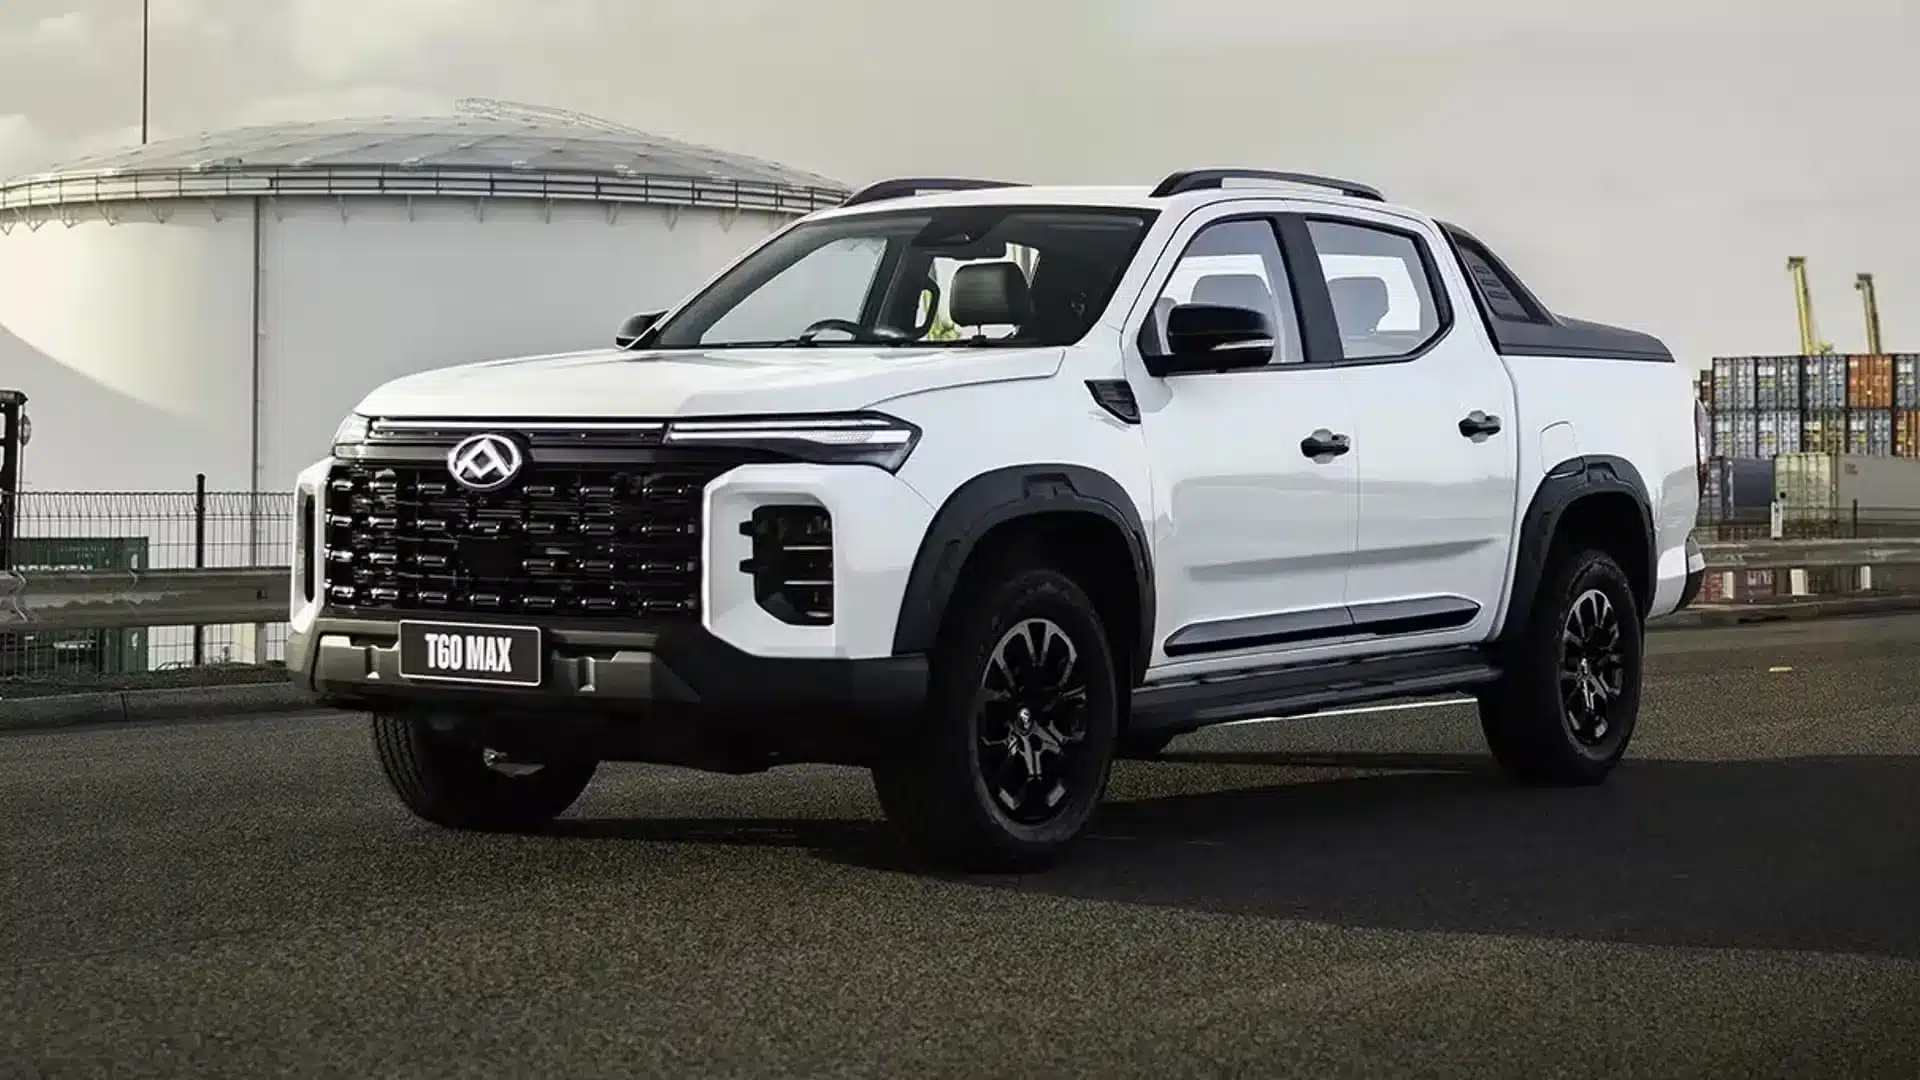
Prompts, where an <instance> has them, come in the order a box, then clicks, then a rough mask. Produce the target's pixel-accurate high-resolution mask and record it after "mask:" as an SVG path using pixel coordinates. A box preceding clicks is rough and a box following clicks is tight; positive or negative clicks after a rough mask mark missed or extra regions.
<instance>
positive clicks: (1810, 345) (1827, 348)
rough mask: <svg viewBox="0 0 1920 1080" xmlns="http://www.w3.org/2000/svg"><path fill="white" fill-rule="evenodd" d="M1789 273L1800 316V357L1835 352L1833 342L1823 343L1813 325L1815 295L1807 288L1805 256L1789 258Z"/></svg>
mask: <svg viewBox="0 0 1920 1080" xmlns="http://www.w3.org/2000/svg"><path fill="white" fill-rule="evenodd" d="M1787 273H1788V274H1789V275H1790V276H1792V278H1793V302H1794V308H1795V310H1796V311H1797V313H1798V314H1799V316H1800V355H1802V356H1817V355H1819V356H1824V355H1826V354H1828V353H1831V352H1833V342H1831V341H1821V340H1820V337H1819V335H1818V334H1817V333H1816V332H1815V331H1814V325H1813V293H1812V291H1811V290H1809V289H1808V288H1807V260H1806V257H1805V256H1803V255H1790V256H1788V257H1787Z"/></svg>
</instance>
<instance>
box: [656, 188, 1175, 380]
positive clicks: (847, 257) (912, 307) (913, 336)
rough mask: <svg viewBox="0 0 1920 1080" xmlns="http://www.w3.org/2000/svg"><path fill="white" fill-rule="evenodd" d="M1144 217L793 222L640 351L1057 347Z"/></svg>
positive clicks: (979, 209) (1072, 336)
mask: <svg viewBox="0 0 1920 1080" xmlns="http://www.w3.org/2000/svg"><path fill="white" fill-rule="evenodd" d="M1153 218H1154V214H1153V212H1152V211H1146V210H1127V209H1117V208H1116V209H1103V208H1086V207H1017V206H967V207H953V208H948V209H940V210H917V211H901V212H895V213H874V214H861V215H858V216H855V217H845V218H836V219H832V220H827V221H819V222H813V223H809V224H803V225H800V226H797V227H796V228H794V229H791V230H789V231H788V232H786V233H785V234H783V235H781V236H780V237H778V238H777V239H775V240H774V241H772V242H771V243H769V244H767V245H766V246H765V247H762V248H761V249H760V250H758V251H756V252H754V253H753V254H752V255H750V256H748V257H747V258H746V259H744V260H743V261H741V263H740V264H739V265H737V266H735V267H734V268H733V269H732V270H730V271H728V272H727V273H726V274H724V275H722V276H721V278H720V279H719V280H718V281H716V282H714V284H713V285H711V286H710V287H708V288H707V290H706V291H705V292H703V293H701V294H700V295H699V296H697V297H695V298H694V300H693V301H692V302H691V303H689V304H688V305H687V306H686V308H685V310H683V311H681V312H680V313H679V314H678V315H676V316H675V317H674V318H672V319H671V320H669V321H667V322H666V323H665V324H663V325H662V326H661V328H660V330H659V333H657V334H656V335H655V336H654V339H653V341H652V342H651V343H650V344H651V345H652V346H653V347H655V348H663V349H686V348H729V347H731V348H744V347H749V346H752V347H762V348H764V347H777V346H814V345H916V346H948V347H954V348H983V347H996V346H997V347H1009V346H1027V347H1031V346H1048V345H1070V344H1072V343H1073V342H1076V341H1078V340H1080V338H1081V337H1083V336H1084V335H1085V334H1086V332H1087V330H1088V329H1089V328H1091V327H1092V326H1093V323H1094V320H1096V319H1098V318H1099V317H1100V313H1101V311H1102V310H1104V309H1105V307H1106V305H1107V301H1108V299H1109V298H1110V297H1111V296H1112V294H1113V290H1114V287H1115V286H1116V285H1118V284H1119V281H1120V276H1121V274H1123V273H1125V272H1126V268H1127V264H1128V263H1130V262H1131V261H1132V259H1133V255H1134V252H1135V250H1136V249H1137V248H1138V247H1139V245H1140V239H1141V237H1142V236H1143V235H1144V234H1145V233H1146V230H1147V226H1148V225H1150V224H1151V223H1152V221H1153Z"/></svg>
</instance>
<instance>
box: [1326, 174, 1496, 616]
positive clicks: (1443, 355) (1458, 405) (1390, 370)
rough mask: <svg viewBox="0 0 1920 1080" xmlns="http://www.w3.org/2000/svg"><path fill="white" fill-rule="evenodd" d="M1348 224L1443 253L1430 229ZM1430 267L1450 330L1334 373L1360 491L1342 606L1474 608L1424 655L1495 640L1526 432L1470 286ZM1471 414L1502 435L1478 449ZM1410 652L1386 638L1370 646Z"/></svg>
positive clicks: (1447, 269) (1369, 219) (1450, 270)
mask: <svg viewBox="0 0 1920 1080" xmlns="http://www.w3.org/2000/svg"><path fill="white" fill-rule="evenodd" d="M1346 216H1347V217H1349V218H1351V219H1353V220H1355V221H1356V222H1361V223H1373V224H1380V225H1387V226H1391V227H1395V228H1400V229H1407V228H1409V227H1412V228H1414V229H1415V231H1417V232H1419V233H1420V234H1421V235H1422V236H1423V237H1425V238H1426V241H1427V248H1428V250H1429V251H1430V252H1431V253H1434V254H1435V256H1436V257H1438V255H1439V253H1444V252H1447V251H1448V250H1449V246H1448V244H1447V242H1446V239H1445V238H1444V237H1443V236H1441V235H1440V234H1439V232H1438V231H1437V230H1435V229H1433V228H1432V227H1431V226H1429V225H1425V224H1420V225H1418V226H1410V225H1409V223H1408V222H1407V221H1405V219H1403V218H1399V217H1397V216H1395V215H1386V214H1376V213H1370V212H1367V211H1363V210H1356V211H1352V212H1350V213H1348V214H1347V215H1346ZM1395 261H1396V264H1398V263H1397V260H1395ZM1437 268H1438V270H1439V272H1440V279H1441V284H1442V285H1443V287H1444V288H1445V290H1446V294H1447V298H1448V300H1449V303H1450V306H1451V308H1452V310H1453V326H1452V328H1451V329H1450V330H1448V331H1447V332H1446V333H1445V334H1444V335H1443V336H1442V337H1441V338H1440V340H1438V341H1437V342H1435V343H1433V344H1432V345H1431V346H1430V347H1429V348H1428V349H1427V351H1426V352H1425V353H1423V354H1421V355H1419V356H1417V357H1415V358H1414V359H1412V360H1409V361H1404V362H1399V363H1381V364H1360V365H1355V366H1351V367H1348V368H1344V369H1342V370H1341V372H1340V374H1341V376H1342V378H1343V379H1344V381H1345V384H1346V387H1347V390H1348V392H1349V393H1350V394H1351V396H1352V404H1353V410H1354V451H1353V454H1352V455H1351V456H1352V457H1353V458H1354V461H1355V464H1356V467H1357V468H1358V470H1359V492H1360V495H1359V512H1358V516H1359V523H1358V529H1357V539H1356V542H1355V549H1354V555H1353V569H1352V572H1351V573H1350V574H1349V575H1348V578H1347V601H1348V603H1350V604H1365V603H1380V602H1386V601H1393V600H1404V599H1412V598H1416V597H1433V596H1446V597H1464V598H1466V599H1468V600H1472V601H1473V602H1474V603H1476V604H1478V605H1480V613H1479V614H1478V615H1477V616H1475V618H1474V620H1473V621H1472V622H1471V623H1468V624H1467V625H1466V626H1463V627H1460V628H1459V629H1456V630H1449V631H1442V632H1436V633H1430V634H1421V635H1418V637H1419V641H1418V644H1420V645H1425V646H1440V645H1447V644H1452V643H1456V642H1471V641H1479V640H1483V639H1485V638H1486V637H1487V636H1488V635H1490V634H1491V633H1492V631H1493V628H1494V622H1493V620H1494V616H1495V612H1496V611H1497V609H1498V608H1499V606H1500V596H1501V593H1502V591H1503V586H1504V584H1505V581H1506V574H1507V562H1508V555H1509V552H1510V550H1511V541H1512V538H1513V535H1514V533H1513V522H1514V506H1515V501H1516V472H1517V470H1518V467H1519V457H1520V453H1519V445H1520V443H1521V442H1522V441H1523V438H1522V435H1521V432H1522V431H1524V430H1525V429H1524V428H1521V427H1520V425H1518V424H1517V423H1516V422H1515V417H1514V404H1515V402H1514V390H1513V384H1512V382H1511V381H1510V380H1509V379H1508V377H1507V373H1506V370H1505V368H1504V367H1503V366H1502V365H1501V363H1500V362H1499V359H1498V358H1497V357H1496V356H1495V355H1494V352H1493V343H1492V341H1491V340H1490V339H1489V338H1488V336H1487V332H1486V329H1485V327H1484V326H1483V325H1482V324H1481V322H1480V320H1479V318H1478V311H1477V308H1476V307H1475V305H1474V300H1473V296H1472V293H1471V292H1469V286H1468V283H1467V281H1466V279H1465V277H1464V276H1462V274H1461V273H1460V270H1459V267H1458V266H1457V265H1456V264H1455V263H1454V262H1453V261H1452V260H1451V259H1448V258H1439V260H1438V266H1437ZM1416 325H1417V324H1416ZM1475 411H1479V412H1484V413H1486V414H1487V415H1488V416H1495V417H1499V418H1500V421H1501V430H1500V431H1499V432H1498V433H1497V434H1494V435H1491V436H1488V437H1486V438H1485V439H1483V440H1481V441H1479V442H1475V441H1473V440H1471V439H1469V438H1466V437H1464V436H1462V435H1461V434H1460V428H1459V423H1460V421H1461V420H1462V419H1463V418H1465V417H1466V416H1467V415H1468V414H1469V413H1472V412H1475ZM1407 644H1408V642H1407V641H1393V640H1388V641H1383V642H1376V643H1373V644H1372V646H1371V648H1372V649H1374V650H1388V649H1392V648H1404V647H1406V646H1407Z"/></svg>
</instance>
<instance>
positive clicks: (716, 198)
mask: <svg viewBox="0 0 1920 1080" xmlns="http://www.w3.org/2000/svg"><path fill="white" fill-rule="evenodd" d="M847 194H848V190H847V188H846V187H845V186H843V185H841V184H839V183H837V182H835V181H833V180H831V179H828V178H826V177H823V176H818V175H815V174H812V173H808V172H804V171H801V170H798V169H794V168H789V167H787V166H784V165H779V164H775V163H773V162H768V161H762V160H759V159H755V158H752V157H747V156H744V155H740V154H733V153H727V152H724V151H720V150H714V149H709V148H706V147H701V146H695V145H691V144H687V143H683V142H677V141H673V140H669V139H664V138H658V137H655V136H652V135H648V134H646V133H643V132H639V131H635V130H632V129H630V128H626V127H622V126H620V125H617V124H612V123H609V122H606V121H603V120H598V119H595V118H592V117H587V116H582V115H579V114H574V113H566V112H560V111H556V110H549V109H540V108H535V107H529V106H521V105H512V104H509V103H505V102H493V101H485V100H479V99H469V100H467V101H463V102H461V103H460V109H459V112H457V113H456V114H453V115H447V116H439V117H421V118H412V119H376V120H340V121H330V122H320V123H288V124H277V125H271V126H262V127H248V128H242V129H238V130H232V131H223V132H216V133H212V134H206V135H200V136H196V137H189V138H183V139H175V140H168V141H163V142H155V143H151V144H148V145H144V146H137V147H129V148H127V149H124V150H119V151H115V152H112V153H107V154H102V155H99V156H96V157H91V158H87V159H83V160H78V161H73V162H71V163H69V164H67V165H65V166H62V167H60V168H57V169H53V170H50V171H47V172H43V173H39V174H36V175H31V176H25V177H18V178H15V179H11V180H0V391H24V392H25V395H26V399H27V400H26V410H27V411H29V412H30V413H31V416H32V429H31V430H32V439H31V444H30V445H28V446H26V447H24V448H23V447H21V446H20V445H19V443H20V442H21V441H24V440H20V439H17V438H13V436H14V435H16V434H24V432H25V430H26V427H25V424H24V421H23V422H22V423H20V424H19V425H18V431H17V432H16V431H15V430H13V428H12V427H11V426H10V427H9V430H8V432H7V434H8V436H9V440H8V441H9V442H11V443H12V446H11V447H10V449H11V450H12V451H15V453H7V454H0V456H4V457H5V458H6V461H5V462H4V466H3V467H0V474H4V475H3V476H0V478H3V479H5V480H7V481H9V482H10V483H17V484H18V485H19V488H20V491H21V493H22V497H21V498H18V499H15V500H13V506H12V507H11V508H9V507H8V506H6V505H4V504H5V502H6V501H7V499H6V496H5V494H4V493H0V511H7V512H4V513H0V521H4V523H5V525H6V526H7V528H5V529H0V539H4V538H5V537H4V534H5V533H7V532H11V533H13V534H14V535H13V537H12V540H13V543H12V544H11V545H8V544H5V543H0V552H4V551H5V549H6V548H8V547H9V546H10V547H11V548H12V551H11V555H12V558H13V561H14V563H15V565H21V566H37V567H42V568H48V567H57V566H66V567H72V568H85V569H105V568H122V569H138V568H143V567H149V566H151V567H155V568H162V567H183V566H196V565H206V566H232V565H249V564H269V565H270V564H273V563H275V562H278V561H281V560H283V559H284V558H285V555H284V548H285V545H286V544H287V543H288V542H289V541H290V536H289V532H288V530H289V528H290V522H289V521H288V513H289V507H290V491H291V487H292V484H293V479H294V476H295V474H296V473H297V472H298V471H299V470H300V469H301V468H303V467H305V466H306V465H308V464H309V463H311V462H312V461H313V460H315V459H316V458H318V457H320V456H321V455H323V454H325V453H326V451H327V446H328V440H329V437H330V436H331V435H332V433H333V430H334V427H335V425H336V424H338V422H339V421H340V419H341V418H342V417H343V416H345V415H346V413H347V412H348V411H349V410H350V409H352V408H353V406H354V405H355V404H356V403H357V402H358V401H359V400H360V398H361V397H362V396H364V395H365V394H366V392H367V391H369V390H371V389H372V388H374V387H375V386H377V385H378V384H380V383H382V382H385V381H387V380H389V379H392V378H396V377H398V376H401V375H407V374H412V373H414V372H419V371H424V370H427V369H430V368H436V367H443V366H446V365H450V364H459V363H467V362H472V361H480V360H487V359H492V358H497V357H506V356H516V355H529V354H539V353H553V352H567V351H572V350H577V349H588V348H596V347H600V346H605V345H610V344H612V341H613V336H614V333H615V330H616V329H617V328H618V327H619V325H620V323H621V322H622V320H624V319H625V318H626V317H627V316H628V315H630V314H632V313H634V312H636V311H643V310H652V309H658V308H661V307H665V306H667V305H669V304H671V303H673V302H675V301H677V300H678V299H680V298H681V297H683V296H684V295H685V294H686V293H688V292H689V291H690V290H692V289H695V288H697V287H699V286H700V285H701V284H702V283H703V282H704V281H706V280H707V279H708V278H710V277H711V276H712V275H713V274H715V273H717V272H718V271H719V270H720V269H721V268H722V267H723V266H724V265H725V264H727V263H728V262H730V261H732V260H733V259H734V258H735V257H737V256H738V255H740V254H741V253H742V252H744V251H745V250H746V249H747V248H748V247H750V246H752V245H753V244H755V243H757V242H759V241H760V240H762V239H764V238H765V237H766V236H767V235H768V234H769V233H771V232H773V231H774V230H776V229H778V228H780V227H781V226H783V225H784V224H786V223H788V222H790V221H792V220H793V219H794V218H796V217H798V216H801V215H804V214H807V213H810V212H812V211H814V210H818V209H822V208H825V207H829V206H834V205H837V204H838V203H839V202H840V201H841V200H843V199H844V198H845V197H846V196H847ZM7 401H8V402H11V404H7V406H6V407H7V410H8V412H7V415H8V416H9V417H12V416H14V415H15V414H17V413H19V411H20V410H19V403H18V399H17V395H16V396H15V397H12V398H8V399H7ZM9 424H10V425H11V421H9ZM197 475H204V477H205V481H204V484H205V489H206V490H207V491H208V492H210V493H211V494H210V495H208V496H205V497H197V496H196V495H194V494H193V492H194V490H195V487H196V476H197ZM61 492H88V493H128V494H120V495H112V494H86V495H70V496H69V495H61V494H59V493H61ZM140 493H182V494H173V495H164V494H140ZM0 566H4V558H0ZM150 629H151V631H152V632H151V634H149V633H148V631H147V630H146V629H138V628H136V629H129V630H124V631H121V630H115V631H101V632H95V633H87V634H56V635H41V637H44V638H46V640H36V641H33V642H28V643H27V645H28V646H30V647H28V648H25V650H24V651H22V649H21V648H20V647H19V643H15V647H14V650H13V651H14V653H16V654H18V655H19V656H26V657H28V658H29V660H30V663H29V665H28V666H29V667H35V668H37V667H40V666H56V667H62V668H66V667H73V668H87V669H93V670H99V671H104V672H119V671H128V670H137V669H141V668H146V667H151V666H160V665H166V664H173V663H180V662H185V661H186V659H187V658H188V657H192V658H193V659H194V660H196V661H205V660H218V659H223V658H224V659H234V660H255V659H272V658H277V657H278V655H279V650H280V642H279V640H278V638H279V634H278V633H277V632H275V631H276V630H277V628H256V627H208V628H206V629H205V631H204V632H195V631H191V630H189V629H188V628H185V627H153V628H150ZM262 631H266V632H264V633H263V632H262ZM0 674H6V672H0Z"/></svg>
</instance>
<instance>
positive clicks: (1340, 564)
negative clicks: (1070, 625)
mask: <svg viewBox="0 0 1920 1080" xmlns="http://www.w3.org/2000/svg"><path fill="white" fill-rule="evenodd" d="M1343 375H1344V373H1343V372H1339V371H1335V370H1330V369H1324V368H1321V369H1308V370H1296V371H1289V370H1285V369H1282V368H1277V367H1276V368H1265V369H1258V370H1252V371H1237V372H1221V373H1216V374H1208V375H1184V376H1176V377H1173V378H1169V379H1165V380H1156V381H1154V382H1153V383H1149V384H1145V385H1142V386H1140V387H1139V389H1138V390H1136V392H1135V393H1136V395H1137V396H1138V397H1139V398H1140V401H1141V424H1142V427H1143V428H1144V430H1145V432H1146V445H1147V451H1148V455H1149V459H1150V461H1151V462H1152V467H1151V469H1152V474H1153V484H1154V504H1155V505H1156V506H1157V507H1159V508H1160V512H1159V513H1158V514H1157V515H1156V516H1155V518H1154V522H1153V537H1154V550H1155V554H1156V557H1157V558H1156V566H1155V570H1156V575H1157V577H1158V579H1159V580H1158V583H1157V588H1158V589H1159V591H1160V595H1161V596H1162V598H1163V603H1162V605H1161V612H1162V618H1161V628H1160V629H1161V635H1160V636H1161V637H1162V638H1163V639H1164V638H1165V636H1166V635H1167V634H1169V633H1171V632H1173V631H1174V630H1177V629H1178V628H1180V627H1183V626H1189V625H1192V624H1194V623H1200V622H1213V621H1217V620H1221V619H1232V618H1237V617H1242V616H1250V615H1266V614H1273V613H1277V612H1283V611H1303V610H1309V609H1314V608H1325V607H1334V606H1338V605H1339V604H1341V603H1342V602H1344V600H1345V599H1346V595H1347V577H1348V567H1349V563H1350V560H1351V557H1352V554H1353V538H1354V513H1355V492H1356V485H1355V479H1356V477H1355V470H1354V464H1353V462H1354V457H1355V455H1353V454H1348V455H1346V456H1343V457H1338V458H1334V459H1332V460H1330V461H1328V462H1326V463H1324V464H1321V463H1317V462H1316V461H1314V460H1313V459H1310V458H1307V457H1306V456H1304V455H1303V454H1302V453H1301V452H1300V441H1301V440H1302V439H1304V438H1306V437H1307V436H1308V435H1310V434H1312V433H1313V432H1314V431H1315V430H1316V429H1320V428H1325V429H1327V430H1329V431H1333V432H1349V431H1352V430H1353V423H1352V421H1353V413H1352V403H1351V402H1350V400H1349V397H1348V393H1347V388H1346V386H1345V384H1344V382H1343ZM1268 651H1277V650H1268ZM1159 655H1164V654H1163V653H1162V654H1159Z"/></svg>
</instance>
